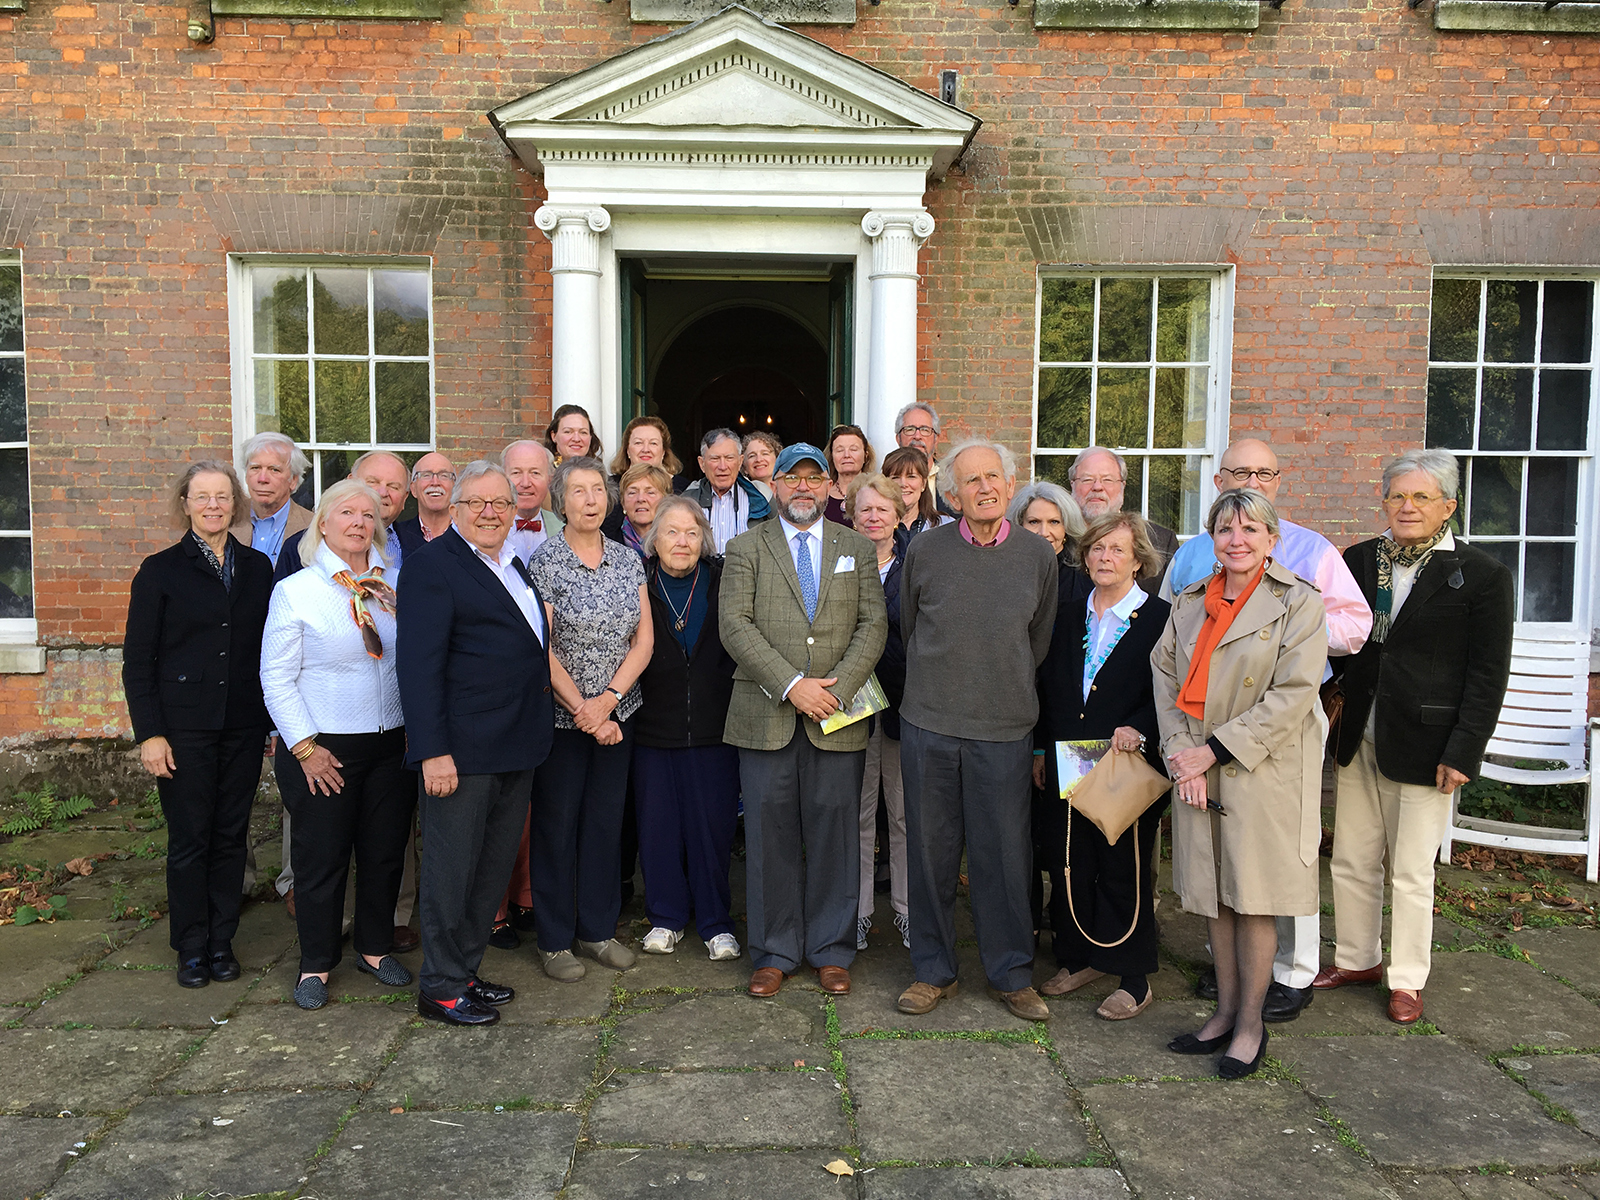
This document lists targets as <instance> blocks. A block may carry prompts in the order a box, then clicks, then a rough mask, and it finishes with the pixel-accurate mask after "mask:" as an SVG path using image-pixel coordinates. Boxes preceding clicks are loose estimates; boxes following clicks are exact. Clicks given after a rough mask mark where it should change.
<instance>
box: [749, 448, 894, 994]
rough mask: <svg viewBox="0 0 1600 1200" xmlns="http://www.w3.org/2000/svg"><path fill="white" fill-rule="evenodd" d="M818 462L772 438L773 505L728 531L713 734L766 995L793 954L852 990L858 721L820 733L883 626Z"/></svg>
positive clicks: (874, 582)
mask: <svg viewBox="0 0 1600 1200" xmlns="http://www.w3.org/2000/svg"><path fill="white" fill-rule="evenodd" d="M827 486H828V474H827V466H826V461H825V459H824V458H823V455H822V451H820V450H818V449H817V448H816V447H815V446H811V445H807V444H805V443H799V444H797V445H793V446H789V447H787V448H785V449H784V451H783V453H782V454H780V455H779V456H778V465H777V468H776V469H775V471H774V473H773V490H774V493H775V497H774V498H775V500H776V505H777V510H778V519H777V520H776V521H766V522H763V523H762V524H761V525H759V526H757V527H756V528H754V529H751V530H750V531H749V532H747V533H742V534H740V535H739V536H738V537H736V538H734V539H733V540H732V541H731V542H729V543H728V547H727V558H726V563H725V565H724V567H723V572H722V600H721V611H720V614H719V615H720V624H721V630H722V644H723V645H724V646H725V647H726V648H727V650H728V653H729V654H731V655H732V656H733V659H734V661H735V662H736V663H737V664H738V667H737V669H736V670H735V671H734V676H733V699H732V702H731V703H730V704H729V706H728V720H727V724H726V726H725V727H724V732H723V740H724V741H726V742H727V743H728V744H729V745H733V746H737V747H739V780H740V784H741V786H742V788H743V791H744V821H745V850H746V853H745V862H746V872H747V876H746V879H747V886H746V892H747V896H748V905H747V906H748V917H749V928H750V957H751V960H752V962H753V964H754V967H755V970H754V972H753V973H752V974H751V976H750V994H751V995H752V996H760V997H769V996H775V995H777V993H778V989H779V988H780V987H781V986H782V985H783V981H784V980H785V979H786V978H788V976H790V975H791V974H793V973H794V972H795V971H796V970H797V969H798V968H799V966H800V964H801V963H802V962H805V963H809V964H810V965H811V966H813V967H815V968H817V975H818V978H819V980H820V982H821V984H822V987H823V989H824V990H825V991H829V992H833V993H835V994H842V993H844V992H848V991H849V990H850V972H849V967H850V964H851V962H852V961H854V959H855V954H856V933H855V917H856V903H857V896H856V888H857V879H856V874H857V870H858V864H859V859H860V845H859V840H860V833H859V829H858V824H859V812H860V803H861V773H862V768H863V766H864V765H865V760H866V745H867V726H866V722H865V721H859V722H857V723H856V724H854V725H847V726H845V727H844V728H843V729H839V730H837V731H835V732H833V733H830V734H824V733H823V732H822V728H821V726H820V724H819V722H820V721H821V720H822V719H823V718H825V717H826V716H827V715H828V714H829V713H831V712H832V711H833V710H834V709H835V708H839V707H848V706H849V704H850V701H851V699H852V698H853V697H854V696H855V694H856V692H857V691H859V690H860V688H861V686H862V685H863V684H865V683H866V681H867V679H868V677H870V676H871V674H872V670H873V667H874V666H876V665H877V662H878V657H879V655H881V654H882V653H883V644H884V641H885V639H886V637H887V635H888V624H889V623H888V616H887V614H886V612H885V609H884V603H883V587H882V585H881V584H880V583H879V582H878V557H877V553H876V551H875V550H874V549H873V546H872V543H871V542H869V541H868V540H867V539H866V538H864V537H862V536H861V535H860V534H859V533H856V532H855V531H854V530H851V529H846V528H845V527H844V526H842V525H835V524H833V523H832V522H830V521H824V520H823V519H822V507H823V503H824V500H825V496H826V492H827Z"/></svg>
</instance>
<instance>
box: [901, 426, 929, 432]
mask: <svg viewBox="0 0 1600 1200" xmlns="http://www.w3.org/2000/svg"><path fill="white" fill-rule="evenodd" d="M900 432H901V433H932V432H933V426H932V425H902V426H900Z"/></svg>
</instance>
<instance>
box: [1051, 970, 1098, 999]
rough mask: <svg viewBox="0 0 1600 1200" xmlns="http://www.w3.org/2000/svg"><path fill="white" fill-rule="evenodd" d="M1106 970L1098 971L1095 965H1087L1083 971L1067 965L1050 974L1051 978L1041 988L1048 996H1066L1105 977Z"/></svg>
mask: <svg viewBox="0 0 1600 1200" xmlns="http://www.w3.org/2000/svg"><path fill="white" fill-rule="evenodd" d="M1105 977H1106V973H1105V972H1104V971H1096V970H1095V969H1094V968H1093V967H1085V968H1084V969H1083V970H1081V971H1069V970H1067V969H1066V968H1065V967H1062V968H1061V970H1059V971H1057V972H1056V973H1055V974H1054V975H1052V976H1050V978H1049V980H1048V981H1047V982H1046V983H1045V984H1044V985H1043V986H1041V987H1040V988H1039V990H1040V991H1041V992H1043V993H1044V994H1045V995H1046V996H1065V995H1066V994H1067V993H1068V992H1075V991H1077V990H1078V989H1079V988H1081V987H1083V986H1084V985H1085V984H1090V983H1093V982H1094V981H1095V980H1096V979H1104V978H1105Z"/></svg>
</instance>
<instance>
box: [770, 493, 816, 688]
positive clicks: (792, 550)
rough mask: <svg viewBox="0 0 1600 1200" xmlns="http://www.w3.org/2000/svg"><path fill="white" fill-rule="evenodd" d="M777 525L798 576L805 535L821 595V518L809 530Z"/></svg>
mask: <svg viewBox="0 0 1600 1200" xmlns="http://www.w3.org/2000/svg"><path fill="white" fill-rule="evenodd" d="M778 524H779V525H781V526H782V527H783V540H784V541H785V542H786V543H788V546H789V558H790V560H791V561H793V563H794V573H795V574H796V575H799V574H800V541H799V538H800V535H801V534H802V533H803V534H805V535H806V549H807V550H809V551H810V552H811V578H812V579H813V580H815V581H816V585H817V596H818V598H819V599H820V598H821V595H822V518H821V516H818V517H817V520H816V523H815V524H814V525H812V526H811V528H809V529H801V528H800V527H799V526H798V525H791V524H789V522H788V521H787V520H785V519H784V518H783V517H779V518H778ZM803 678H804V676H803V675H796V676H795V677H794V678H793V679H791V680H789V683H788V686H787V687H785V688H784V689H783V695H782V696H781V697H779V698H780V699H782V700H787V699H788V698H789V691H790V689H791V688H793V687H794V685H795V684H797V683H799V682H800V680H801V679H803Z"/></svg>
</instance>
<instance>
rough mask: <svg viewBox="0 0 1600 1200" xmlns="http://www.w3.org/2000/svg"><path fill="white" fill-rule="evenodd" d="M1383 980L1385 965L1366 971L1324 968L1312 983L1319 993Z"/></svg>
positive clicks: (1380, 964) (1369, 968)
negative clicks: (1354, 984)
mask: <svg viewBox="0 0 1600 1200" xmlns="http://www.w3.org/2000/svg"><path fill="white" fill-rule="evenodd" d="M1382 978H1383V964H1382V963H1379V964H1378V965H1377V966H1375V967H1368V968H1367V969H1366V970H1364V971H1347V970H1345V969H1344V968H1343V967H1323V968H1322V970H1320V971H1318V972H1317V977H1316V978H1315V979H1313V980H1312V981H1311V986H1312V987H1314V988H1316V989H1317V990H1318V991H1319V992H1320V991H1326V990H1327V989H1328V988H1341V987H1344V986H1345V985H1346V984H1349V983H1377V982H1378V980H1380V979H1382Z"/></svg>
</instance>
